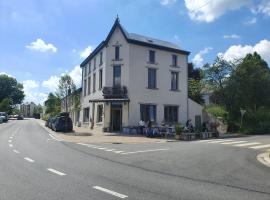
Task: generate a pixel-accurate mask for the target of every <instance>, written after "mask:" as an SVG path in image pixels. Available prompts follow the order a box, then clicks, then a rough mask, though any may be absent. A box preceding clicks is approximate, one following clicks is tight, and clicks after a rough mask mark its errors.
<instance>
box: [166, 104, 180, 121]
mask: <svg viewBox="0 0 270 200" xmlns="http://www.w3.org/2000/svg"><path fill="white" fill-rule="evenodd" d="M164 120H165V122H170V123H176V122H178V106H164Z"/></svg>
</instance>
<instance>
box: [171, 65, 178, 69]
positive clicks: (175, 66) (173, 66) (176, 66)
mask: <svg viewBox="0 0 270 200" xmlns="http://www.w3.org/2000/svg"><path fill="white" fill-rule="evenodd" d="M170 67H172V68H180V66H178V65H170Z"/></svg>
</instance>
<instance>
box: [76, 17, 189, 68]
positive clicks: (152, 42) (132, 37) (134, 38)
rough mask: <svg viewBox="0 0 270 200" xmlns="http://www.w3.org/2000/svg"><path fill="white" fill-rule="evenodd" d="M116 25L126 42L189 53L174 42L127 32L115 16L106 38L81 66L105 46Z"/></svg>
mask: <svg viewBox="0 0 270 200" xmlns="http://www.w3.org/2000/svg"><path fill="white" fill-rule="evenodd" d="M116 27H119V28H120V30H121V32H122V34H123V35H124V37H125V39H126V40H127V42H128V43H131V44H136V45H141V46H147V47H150V48H156V49H160V50H165V51H170V52H174V53H180V54H185V55H189V54H190V52H188V51H185V50H182V49H180V47H179V46H177V45H176V44H173V43H171V42H166V41H163V40H158V39H154V38H151V37H147V36H143V35H139V34H135V33H128V32H127V31H126V30H125V29H124V27H123V26H122V25H121V24H120V22H119V18H116V20H115V22H114V25H113V27H112V28H111V30H110V32H109V34H108V36H107V37H106V39H105V40H104V41H102V42H101V43H100V44H99V45H98V46H97V47H96V48H95V50H94V51H93V52H92V53H91V54H90V55H89V56H88V57H87V58H86V59H85V60H84V61H83V62H82V63H81V65H80V66H81V67H83V66H84V65H86V64H87V63H88V62H89V60H91V59H92V58H93V57H94V56H95V55H96V54H97V53H98V52H99V51H100V50H101V49H102V48H103V47H104V46H106V45H107V44H108V42H109V40H110V38H111V35H112V34H113V32H114V30H115V29H116Z"/></svg>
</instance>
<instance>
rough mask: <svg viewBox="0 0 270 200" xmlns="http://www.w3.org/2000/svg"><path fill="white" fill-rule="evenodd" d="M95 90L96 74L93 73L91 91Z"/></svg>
mask: <svg viewBox="0 0 270 200" xmlns="http://www.w3.org/2000/svg"><path fill="white" fill-rule="evenodd" d="M95 91H96V74H94V75H93V93H94V92H95Z"/></svg>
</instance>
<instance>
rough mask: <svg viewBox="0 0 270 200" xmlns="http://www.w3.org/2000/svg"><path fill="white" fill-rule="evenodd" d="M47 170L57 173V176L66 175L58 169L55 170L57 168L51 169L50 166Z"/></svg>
mask: <svg viewBox="0 0 270 200" xmlns="http://www.w3.org/2000/svg"><path fill="white" fill-rule="evenodd" d="M47 170H48V171H50V172H52V173H55V174H57V175H59V176H65V175H66V174H65V173H63V172H59V171H57V170H55V169H52V168H48V169H47Z"/></svg>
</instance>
